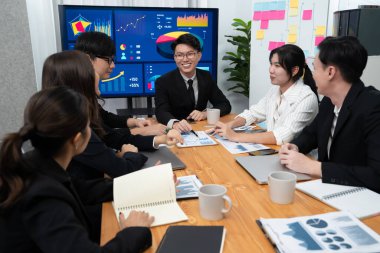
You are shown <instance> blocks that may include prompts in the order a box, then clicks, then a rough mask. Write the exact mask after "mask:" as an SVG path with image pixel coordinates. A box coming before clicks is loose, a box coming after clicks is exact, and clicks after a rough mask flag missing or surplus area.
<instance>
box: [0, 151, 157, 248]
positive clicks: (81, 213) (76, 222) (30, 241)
mask: <svg viewBox="0 0 380 253" xmlns="http://www.w3.org/2000/svg"><path fill="white" fill-rule="evenodd" d="M27 164H28V165H27V167H28V168H29V169H30V171H33V174H35V177H34V178H33V179H32V181H31V182H30V183H29V184H28V185H27V189H26V190H25V191H24V192H23V193H22V196H21V197H20V198H19V200H18V201H17V202H16V204H15V205H14V206H12V207H11V208H10V209H7V210H0V211H1V212H0V214H1V216H0V232H1V233H0V234H1V237H0V252H13V253H18V252H30V253H33V252H55V253H76V252H78V253H79V252H80V253H82V252H140V251H142V250H144V249H146V248H147V247H149V246H150V245H151V233H150V230H149V229H148V228H143V227H131V228H127V229H123V230H122V231H120V232H119V233H118V234H117V235H116V237H115V238H114V239H113V240H111V241H110V242H108V243H107V244H106V245H104V246H102V247H100V246H99V245H98V244H97V243H95V242H94V241H92V240H91V239H90V236H89V234H91V225H90V224H91V222H90V221H89V219H88V217H87V214H86V211H85V208H84V206H83V204H82V201H83V202H84V204H88V205H89V204H94V203H101V202H102V201H109V200H111V199H112V182H111V181H105V180H104V179H103V180H98V181H81V182H75V181H73V180H71V179H70V177H69V176H68V175H67V173H65V171H64V170H63V169H62V168H61V167H60V166H59V165H58V164H57V163H56V162H55V161H54V160H53V159H51V158H46V157H43V156H42V155H40V154H39V153H38V152H37V151H33V152H32V153H31V154H30V156H29V157H28V158H27Z"/></svg>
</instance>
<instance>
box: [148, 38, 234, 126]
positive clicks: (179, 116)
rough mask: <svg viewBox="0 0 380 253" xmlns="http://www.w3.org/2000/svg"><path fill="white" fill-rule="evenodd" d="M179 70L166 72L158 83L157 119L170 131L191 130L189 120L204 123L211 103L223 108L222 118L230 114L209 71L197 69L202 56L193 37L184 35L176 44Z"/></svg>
mask: <svg viewBox="0 0 380 253" xmlns="http://www.w3.org/2000/svg"><path fill="white" fill-rule="evenodd" d="M172 49H173V51H174V60H175V62H176V64H177V67H178V68H177V69H175V70H173V71H171V72H169V73H166V74H165V75H163V76H161V77H160V78H159V79H157V81H156V97H155V102H156V117H157V120H158V121H159V122H160V123H162V124H164V125H167V126H168V127H170V128H174V129H177V130H179V131H181V132H187V131H190V130H191V129H192V128H191V126H190V125H189V124H188V122H187V120H195V121H199V120H204V119H206V117H207V115H206V112H205V111H204V109H206V107H207V103H208V102H210V103H211V104H212V105H213V107H214V108H218V109H220V115H221V116H223V115H226V114H228V113H230V111H231V104H230V102H229V101H228V100H227V98H226V97H225V96H224V94H223V93H222V91H221V90H220V89H219V88H218V86H217V85H216V83H215V82H214V81H213V80H212V78H211V75H210V73H209V72H208V71H204V70H201V69H197V68H196V67H197V64H198V62H199V60H200V59H201V57H202V52H201V51H202V48H201V46H200V43H199V40H198V39H197V38H196V37H194V36H193V35H191V34H183V35H181V36H180V37H178V39H177V40H176V41H175V42H173V44H172Z"/></svg>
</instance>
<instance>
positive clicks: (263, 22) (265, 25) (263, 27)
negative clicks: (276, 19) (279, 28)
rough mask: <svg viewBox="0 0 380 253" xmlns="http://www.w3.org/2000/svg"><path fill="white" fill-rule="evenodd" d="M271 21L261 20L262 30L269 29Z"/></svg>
mask: <svg viewBox="0 0 380 253" xmlns="http://www.w3.org/2000/svg"><path fill="white" fill-rule="evenodd" d="M268 25H269V20H261V24H260V29H268Z"/></svg>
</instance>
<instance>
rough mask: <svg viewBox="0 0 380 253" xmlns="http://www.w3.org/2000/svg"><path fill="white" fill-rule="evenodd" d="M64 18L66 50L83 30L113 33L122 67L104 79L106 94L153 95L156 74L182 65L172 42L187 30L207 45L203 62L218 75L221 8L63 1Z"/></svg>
mask: <svg viewBox="0 0 380 253" xmlns="http://www.w3.org/2000/svg"><path fill="white" fill-rule="evenodd" d="M59 18H60V25H61V39H62V49H63V50H72V49H74V45H75V41H76V39H77V38H78V36H79V35H80V34H81V33H83V32H88V31H100V32H104V33H106V34H108V35H110V36H111V38H112V39H113V41H114V43H115V48H116V54H115V65H116V69H115V70H114V71H113V73H112V75H111V77H110V80H103V81H102V82H101V83H100V90H101V92H102V97H125V96H127V97H128V96H131V97H134V96H153V95H154V93H155V80H156V79H157V78H158V77H159V76H161V75H162V74H164V73H166V72H168V71H171V70H173V69H175V68H176V66H175V64H174V59H173V50H172V49H171V44H172V43H173V41H175V40H176V39H177V38H178V37H179V36H180V35H182V34H185V33H190V34H192V35H194V36H196V37H197V38H198V40H199V41H200V43H201V46H202V48H203V52H202V58H201V59H200V62H199V63H198V67H199V68H202V69H205V70H209V71H210V73H211V75H212V77H213V79H214V80H216V78H217V60H218V57H217V53H218V9H212V8H149V7H122V6H118V7H112V6H77V5H60V6H59ZM133 65H135V66H133ZM123 71H124V72H123ZM121 72H123V73H122V74H120V73H121Z"/></svg>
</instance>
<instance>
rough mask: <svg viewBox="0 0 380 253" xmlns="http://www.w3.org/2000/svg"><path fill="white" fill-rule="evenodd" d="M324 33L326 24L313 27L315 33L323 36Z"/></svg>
mask: <svg viewBox="0 0 380 253" xmlns="http://www.w3.org/2000/svg"><path fill="white" fill-rule="evenodd" d="M325 34H326V26H323V25H319V26H317V27H316V28H315V35H317V36H324V35H325Z"/></svg>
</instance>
